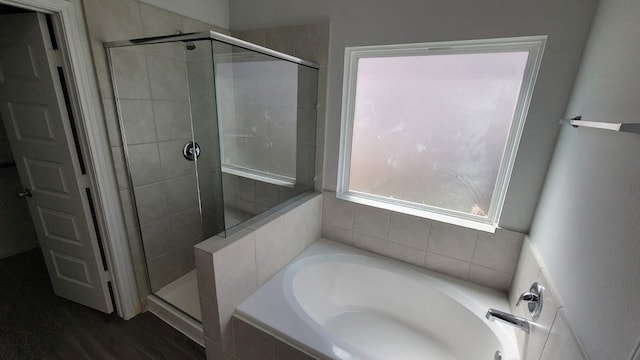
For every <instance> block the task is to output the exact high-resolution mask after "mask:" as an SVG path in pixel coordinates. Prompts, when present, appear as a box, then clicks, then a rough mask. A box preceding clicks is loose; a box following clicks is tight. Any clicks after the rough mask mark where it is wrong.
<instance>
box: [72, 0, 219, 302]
mask: <svg viewBox="0 0 640 360" xmlns="http://www.w3.org/2000/svg"><path fill="white" fill-rule="evenodd" d="M83 5H84V11H85V17H86V21H87V27H88V32H89V37H90V40H91V47H92V52H93V58H94V65H95V68H96V73H97V76H98V83H99V86H100V92H101V95H102V102H103V107H104V116H105V122H106V126H107V130H108V133H109V140H110V143H111V146H112V154H113V159H114V165H115V169H116V174H117V176H118V184H119V187H120V190H121V194H120V197H121V203H122V208H123V212H124V214H125V222H126V226H127V230H128V240H129V245H130V248H131V254H132V258H133V259H132V260H133V263H134V269H135V273H136V278H137V279H138V291H139V292H140V295H141V297H142V296H144V295H146V291H147V290H146V289H147V285H146V282H147V281H146V275H145V263H144V259H143V253H142V248H141V242H140V238H139V235H138V230H137V229H138V224H137V220H136V218H135V215H134V214H135V213H134V208H133V202H132V196H131V189H130V185H129V181H128V175H127V172H126V167H125V161H124V152H123V147H122V139H121V136H120V130H119V126H118V120H117V118H116V113H115V102H114V94H113V89H112V85H111V78H110V75H109V70H108V67H107V58H106V54H105V50H104V48H103V45H102V44H103V42H106V41H116V40H126V39H132V38H141V37H146V36H153V35H165V34H173V33H175V32H176V31H177V30H180V31H183V32H196V31H205V30H211V29H214V30H217V31H221V32H224V33H228V32H227V31H226V30H221V29H216V27H215V26H212V25H209V24H204V23H202V22H199V21H196V20H193V19H190V18H186V17H183V16H180V15H177V14H174V13H171V12H168V11H166V10H162V9H159V8H156V7H153V6H150V5H147V4H145V3H142V2H139V1H135V0H113V1H108V2H105V1H99V0H84V1H83ZM144 51H145V52H146V53H145V52H139V51H138V52H135V51H124V52H120V54H121V56H122V57H123V58H122V59H120V60H121V61H122V62H125V63H127V64H128V65H127V66H128V67H129V69H128V70H129V71H128V73H130V74H134V75H136V76H132V77H131V78H129V79H123V81H119V84H118V85H119V88H118V90H119V95H120V97H122V98H125V99H126V100H124V101H123V103H122V110H123V113H125V116H126V113H127V112H128V113H129V114H130V115H131V116H133V117H135V118H136V121H135V122H133V123H131V124H128V125H127V124H125V126H128V127H129V128H127V140H128V142H129V144H131V146H130V154H135V155H134V156H133V158H131V159H130V160H131V163H132V170H133V172H134V174H133V175H134V178H137V179H138V180H136V181H134V187H136V193H137V196H138V201H139V202H140V203H142V204H140V203H139V205H142V206H143V207H144V208H146V209H147V210H146V211H141V213H140V220H141V225H142V231H143V233H147V234H149V239H153V240H154V243H153V244H148V245H150V246H148V248H147V249H146V251H147V256H149V257H150V258H153V260H152V261H150V263H149V266H150V268H153V267H155V268H158V269H162V271H159V272H158V274H166V275H167V276H166V277H163V276H164V275H161V277H157V278H156V280H155V283H154V284H152V286H153V287H154V288H157V287H159V286H162V285H163V284H164V283H166V282H168V281H171V280H172V278H174V277H176V276H179V274H181V273H183V272H184V271H185V270H186V269H189V268H190V269H193V264H194V263H193V255H192V254H193V250H192V246H193V242H194V241H195V239H196V238H197V237H198V234H197V230H195V229H196V228H194V222H195V221H196V217H195V213H196V210H197V208H195V206H196V205H195V204H197V198H196V197H195V196H194V195H193V194H194V192H193V189H195V186H196V184H195V176H193V174H192V173H193V163H190V162H185V161H182V159H180V161H179V162H178V161H177V160H178V158H181V157H182V155H181V147H182V145H183V144H184V143H185V142H186V138H188V137H190V134H189V135H188V136H187V133H186V131H185V129H186V128H188V121H189V119H188V117H185V114H188V104H187V103H186V96H187V94H188V92H187V88H186V78H185V76H186V72H185V63H184V58H182V57H180V58H179V57H178V53H177V52H176V48H171V47H162V46H160V47H155V48H152V49H149V50H144ZM180 51H182V50H181V49H180ZM180 56H182V55H180ZM168 72H169V73H170V72H173V76H165V75H167V73H168ZM178 74H181V75H178ZM185 106H187V108H186V109H185ZM185 121H186V122H187V126H186V127H185V126H184V123H185ZM214 121H215V120H214ZM130 134H131V135H130ZM178 147H180V148H179V149H178ZM135 172H137V174H136V173H135ZM136 175H139V176H136ZM167 189H169V190H173V191H170V192H169V193H167V197H165V195H164V190H167ZM181 189H191V190H190V191H189V192H188V193H187V194H185V193H181V191H180V190H181ZM194 201H195V202H194ZM197 221H198V224H197V228H198V229H199V228H200V224H199V221H200V220H199V216H198V219H197ZM172 233H174V234H175V233H180V234H183V235H184V234H190V235H188V236H181V238H184V239H185V240H184V242H183V243H181V244H180V245H177V246H174V245H172V244H173V242H167V240H168V234H172ZM198 240H200V238H198ZM150 270H152V269H150ZM152 280H153V279H152Z"/></svg>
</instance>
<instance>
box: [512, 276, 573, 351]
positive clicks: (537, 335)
mask: <svg viewBox="0 0 640 360" xmlns="http://www.w3.org/2000/svg"><path fill="white" fill-rule="evenodd" d="M536 281H537V282H538V283H540V284H541V285H542V286H544V288H545V289H544V290H543V299H544V302H543V306H542V312H541V313H540V317H539V318H538V319H536V321H534V322H533V323H532V326H531V332H530V333H529V335H527V334H526V333H522V334H518V335H519V336H518V345H519V346H521V348H522V349H525V351H524V355H525V359H539V358H540V356H541V354H542V350H543V348H544V344H545V343H546V342H547V339H548V337H549V331H550V330H551V327H552V326H553V321H554V319H555V318H556V316H557V313H558V310H559V309H560V308H561V307H560V305H559V304H558V302H557V301H556V298H555V295H554V294H555V291H553V290H552V289H551V285H550V284H549V282H548V281H547V280H546V278H545V277H544V275H543V274H540V275H539V276H538V278H537V279H536ZM530 286H531V284H529V285H527V286H525V288H524V289H522V290H521V292H524V291H529V287H530ZM519 295H520V294H518V296H519ZM516 299H517V297H516ZM516 301H517V300H516ZM513 304H514V305H513V306H514V307H515V302H514V303H513ZM518 308H521V310H520V311H522V313H523V317H524V318H525V319H528V320H531V315H530V314H529V311H527V306H526V304H525V303H523V304H521V305H520V306H518ZM521 337H522V338H528V339H521ZM525 343H526V346H522V345H523V344H525ZM559 358H562V359H564V358H563V357H559Z"/></svg>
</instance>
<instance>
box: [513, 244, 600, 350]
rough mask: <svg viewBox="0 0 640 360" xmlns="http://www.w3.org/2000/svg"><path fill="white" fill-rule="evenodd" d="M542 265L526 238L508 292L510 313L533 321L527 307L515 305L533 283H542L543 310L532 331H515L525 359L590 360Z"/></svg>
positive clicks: (533, 324)
mask: <svg viewBox="0 0 640 360" xmlns="http://www.w3.org/2000/svg"><path fill="white" fill-rule="evenodd" d="M540 264H541V263H540V262H539V261H538V258H537V255H536V253H535V250H534V248H533V247H532V245H531V242H530V241H529V239H528V238H525V239H524V241H523V244H522V251H521V253H520V258H519V261H518V266H517V268H516V271H515V275H514V278H513V284H512V286H511V290H510V292H509V303H510V304H511V312H512V313H513V314H514V315H517V316H520V317H523V318H525V319H527V320H529V321H532V320H531V315H530V314H529V312H528V311H526V306H515V304H516V302H517V301H518V297H519V296H520V294H521V293H523V292H525V291H529V287H530V286H531V284H532V283H533V282H538V283H540V284H541V285H542V286H543V287H544V291H543V305H542V312H541V313H540V317H539V318H538V319H536V320H535V321H532V326H531V332H530V333H529V334H526V333H524V332H522V331H518V332H517V333H516V336H517V340H518V347H519V348H520V355H521V358H522V359H523V360H555V359H567V360H588V357H586V356H585V355H584V353H583V351H582V350H581V345H580V343H579V341H578V340H577V338H576V336H575V334H574V332H573V330H572V329H571V326H570V325H569V323H568V322H567V318H566V309H565V308H564V306H563V305H562V303H561V302H560V300H559V299H558V297H557V293H556V292H555V291H554V289H553V286H552V284H551V282H550V281H549V278H548V276H547V275H546V274H545V271H544V269H543V267H542V266H541V265H540Z"/></svg>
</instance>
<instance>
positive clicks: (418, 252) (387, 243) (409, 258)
mask: <svg viewBox="0 0 640 360" xmlns="http://www.w3.org/2000/svg"><path fill="white" fill-rule="evenodd" d="M323 201H324V203H323V218H322V236H323V237H325V238H327V239H331V240H335V241H339V242H342V243H344V244H347V245H352V246H355V247H358V248H361V249H364V250H368V251H372V252H375V253H379V254H383V255H385V256H388V257H391V258H394V259H396V260H400V261H404V262H408V263H410V264H414V265H417V266H422V267H424V268H427V269H431V270H434V271H437V272H440V273H443V274H446V275H449V276H453V277H456V278H458V279H463V280H469V281H473V282H477V283H479V284H481V285H483V286H489V287H492V288H494V289H497V290H500V291H506V290H507V289H509V285H510V281H511V277H512V275H513V266H514V265H515V263H516V262H517V259H518V251H519V249H520V244H521V242H522V235H521V234H518V233H514V232H511V231H507V230H503V229H498V230H497V231H496V234H489V233H483V232H480V231H477V230H473V229H468V228H464V227H459V226H455V225H450V224H445V223H441V222H438V221H431V220H428V219H424V218H420V217H416V216H411V215H406V214H401V213H397V212H393V211H388V210H384V209H378V208H374V207H370V206H366V205H361V204H355V203H351V202H348V201H343V200H339V199H337V198H336V197H335V193H332V192H328V191H325V192H324V193H323ZM385 232H386V235H385ZM480 241H482V242H483V244H482V246H481V248H480V249H476V248H477V247H478V246H479V242H480ZM381 248H383V249H384V251H381V250H380V249H381ZM425 250H426V251H425ZM494 256H497V257H500V258H499V259H498V260H495V259H494ZM472 264H474V265H475V266H474V267H473V275H470V272H471V268H472Z"/></svg>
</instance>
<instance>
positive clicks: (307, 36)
mask: <svg viewBox="0 0 640 360" xmlns="http://www.w3.org/2000/svg"><path fill="white" fill-rule="evenodd" d="M232 35H233V36H234V37H237V38H239V39H242V40H245V41H248V42H251V43H254V44H256V45H260V46H265V47H268V48H270V49H274V50H277V51H280V52H283V53H285V54H289V55H293V56H296V57H299V58H301V59H303V60H308V61H311V62H313V63H316V64H318V65H319V66H320V71H319V72H318V95H317V107H316V119H317V120H316V131H315V133H316V136H315V157H316V159H315V169H314V172H315V176H314V185H315V189H316V191H320V190H322V169H323V166H324V157H323V155H324V128H325V114H326V111H325V109H326V103H327V69H328V66H329V37H330V24H329V23H320V24H308V25H297V26H285V27H279V28H270V29H256V30H246V31H235V32H233V33H232ZM300 138H301V139H302V140H299V141H302V142H303V144H304V145H313V144H312V142H313V140H311V141H310V139H304V137H300ZM303 148H304V149H306V151H312V150H311V148H309V147H308V146H304V147H303ZM301 165H303V164H298V166H301Z"/></svg>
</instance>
